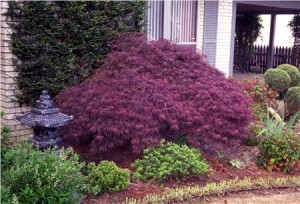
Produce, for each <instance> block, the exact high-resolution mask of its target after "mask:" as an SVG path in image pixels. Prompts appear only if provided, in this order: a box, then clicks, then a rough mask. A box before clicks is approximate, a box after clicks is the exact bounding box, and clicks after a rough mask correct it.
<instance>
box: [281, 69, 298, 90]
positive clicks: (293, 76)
mask: <svg viewBox="0 0 300 204" xmlns="http://www.w3.org/2000/svg"><path fill="white" fill-rule="evenodd" d="M277 69H281V70H283V71H286V72H287V73H288V74H289V76H290V78H291V84H290V87H293V86H297V85H299V84H300V71H299V69H298V68H297V67H295V66H293V65H290V64H281V65H278V66H277Z"/></svg>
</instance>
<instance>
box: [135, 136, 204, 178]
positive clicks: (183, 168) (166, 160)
mask: <svg viewBox="0 0 300 204" xmlns="http://www.w3.org/2000/svg"><path fill="white" fill-rule="evenodd" d="M132 166H133V167H134V168H136V171H135V172H134V174H133V176H134V177H135V178H137V179H139V180H142V181H146V180H148V179H153V180H164V179H167V178H170V177H172V178H176V179H180V178H184V177H187V176H191V175H193V176H200V175H202V174H204V173H205V172H207V171H208V165H207V164H206V163H205V162H204V161H203V160H202V159H201V154H200V152H199V150H197V149H195V148H190V147H188V146H187V145H181V146H180V145H177V144H174V143H172V142H169V143H166V142H165V141H164V140H162V141H161V143H160V144H159V145H158V146H157V147H156V148H150V149H145V150H144V157H143V158H142V159H138V160H136V161H135V162H134V163H133V164H132Z"/></svg>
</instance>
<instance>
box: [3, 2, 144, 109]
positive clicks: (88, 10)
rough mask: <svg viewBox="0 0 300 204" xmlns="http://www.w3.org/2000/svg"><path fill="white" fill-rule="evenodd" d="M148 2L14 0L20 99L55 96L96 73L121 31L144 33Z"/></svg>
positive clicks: (11, 8) (11, 13)
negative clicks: (113, 39)
mask: <svg viewBox="0 0 300 204" xmlns="http://www.w3.org/2000/svg"><path fill="white" fill-rule="evenodd" d="M145 6H146V2H145V1H78V2H75V1H53V2H50V3H49V2H46V1H22V2H19V1H9V8H8V12H7V14H6V15H8V16H9V17H11V18H12V19H13V21H16V22H18V23H13V24H11V27H12V28H13V33H12V35H11V45H12V51H13V53H14V54H15V55H16V56H17V57H18V60H20V63H19V62H18V63H16V68H17V71H18V73H19V74H18V78H17V82H18V86H19V88H20V90H21V92H20V93H22V94H20V95H19V97H18V98H19V102H21V103H29V104H33V103H34V102H35V100H36V99H38V96H39V94H40V92H41V91H42V90H44V89H47V90H49V92H50V94H51V95H53V96H55V95H56V94H57V93H58V92H59V91H61V90H62V89H64V88H66V87H68V86H70V85H73V84H76V83H79V82H82V81H83V79H85V78H87V77H88V76H90V75H91V74H92V73H93V71H94V70H95V69H96V68H99V64H101V63H103V60H104V58H105V56H106V55H107V53H108V52H109V47H108V44H109V42H110V40H111V39H112V38H113V37H114V36H115V35H116V34H117V33H119V32H137V31H141V30H142V28H143V22H144V12H145Z"/></svg>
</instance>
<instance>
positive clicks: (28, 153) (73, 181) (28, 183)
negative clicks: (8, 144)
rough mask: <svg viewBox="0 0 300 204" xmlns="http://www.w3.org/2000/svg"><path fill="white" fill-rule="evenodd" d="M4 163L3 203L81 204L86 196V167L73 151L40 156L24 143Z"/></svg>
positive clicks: (40, 154)
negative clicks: (84, 169) (84, 172)
mask: <svg viewBox="0 0 300 204" xmlns="http://www.w3.org/2000/svg"><path fill="white" fill-rule="evenodd" d="M1 159H2V161H1V165H2V169H1V203H45V204H46V203H48V204H52V203H79V202H80V200H81V198H82V196H83V194H84V193H85V192H86V177H85V176H84V175H83V174H82V173H81V169H82V168H83V166H84V163H81V162H79V156H78V155H77V154H75V153H74V152H73V151H72V150H71V149H61V150H60V151H59V152H57V151H55V150H49V149H48V150H45V151H44V152H40V151H39V150H37V149H33V148H32V147H31V146H30V145H29V144H25V143H22V144H21V146H19V147H12V148H10V149H9V150H8V151H7V152H6V153H5V154H4V155H3V157H2V158H1Z"/></svg>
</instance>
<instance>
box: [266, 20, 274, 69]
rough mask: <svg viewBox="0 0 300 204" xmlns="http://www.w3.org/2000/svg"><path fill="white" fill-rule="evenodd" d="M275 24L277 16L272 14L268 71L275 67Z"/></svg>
mask: <svg viewBox="0 0 300 204" xmlns="http://www.w3.org/2000/svg"><path fill="white" fill-rule="evenodd" d="M275 24H276V14H272V15H271V28H270V39H269V48H268V58H267V59H268V61H267V69H268V68H272V67H273V59H274V38H275Z"/></svg>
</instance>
